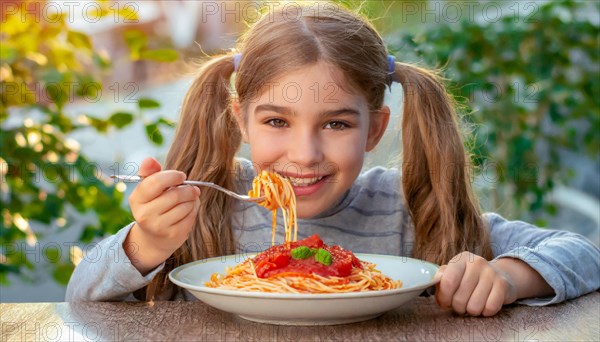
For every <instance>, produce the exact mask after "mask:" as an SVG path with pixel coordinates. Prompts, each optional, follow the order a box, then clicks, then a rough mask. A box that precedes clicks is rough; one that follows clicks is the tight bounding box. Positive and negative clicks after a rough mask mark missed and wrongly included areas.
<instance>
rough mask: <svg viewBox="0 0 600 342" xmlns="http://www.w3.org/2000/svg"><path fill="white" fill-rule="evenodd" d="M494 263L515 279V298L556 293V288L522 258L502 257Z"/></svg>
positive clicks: (545, 295)
mask: <svg viewBox="0 0 600 342" xmlns="http://www.w3.org/2000/svg"><path fill="white" fill-rule="evenodd" d="M493 264H494V266H495V267H497V268H498V269H500V270H502V271H504V272H505V273H506V274H507V275H508V276H509V277H510V278H511V280H512V281H513V284H514V285H515V288H516V291H517V293H516V298H515V300H516V299H521V298H532V297H547V296H550V295H552V294H554V290H553V289H552V287H550V285H548V283H547V282H546V280H544V278H543V277H542V276H541V275H540V274H539V273H538V272H537V271H536V270H534V269H533V268H532V267H531V266H529V265H528V264H527V263H526V262H524V261H522V260H520V259H515V258H501V259H499V260H496V261H495V262H494V263H493ZM505 304H508V303H505Z"/></svg>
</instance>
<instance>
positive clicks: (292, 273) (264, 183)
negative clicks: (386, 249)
mask: <svg viewBox="0 0 600 342" xmlns="http://www.w3.org/2000/svg"><path fill="white" fill-rule="evenodd" d="M261 194H264V196H265V197H266V198H265V200H264V201H263V202H260V203H258V204H259V205H262V206H264V207H265V208H267V209H269V210H271V211H272V212H273V228H272V232H271V235H272V237H271V244H272V246H271V248H269V249H267V250H266V251H264V252H262V253H260V254H258V255H257V256H256V257H254V258H251V259H248V260H246V261H244V262H243V263H241V264H239V265H237V266H235V267H228V268H227V269H226V274H225V275H221V274H219V273H214V274H213V275H212V276H211V279H210V281H208V282H206V283H205V285H206V286H207V287H213V288H217V287H218V288H221V289H230V290H240V291H250V292H272V293H345V292H362V291H377V290H390V289H395V288H399V287H401V286H402V283H401V282H400V281H399V280H393V279H391V278H389V277H387V276H385V275H384V274H382V273H381V272H380V271H378V270H376V269H375V264H373V263H369V262H366V261H361V260H359V259H358V258H357V257H356V256H355V255H354V254H353V253H352V252H351V251H348V250H345V249H343V248H342V247H340V246H335V245H331V246H329V245H327V244H325V243H323V241H322V240H321V238H320V237H319V236H318V235H312V236H310V237H308V238H306V239H304V240H300V241H296V240H297V236H298V225H297V222H296V197H295V195H294V190H293V188H292V186H291V184H290V182H289V180H287V179H286V178H283V177H281V176H280V175H278V174H276V173H268V172H266V171H263V172H261V173H260V175H258V176H257V177H256V178H255V179H254V181H253V183H252V190H251V191H250V192H249V195H250V196H251V197H259V196H261ZM278 208H281V209H282V211H283V221H284V227H285V243H284V244H282V245H278V246H275V231H276V229H275V228H276V217H277V215H276V214H277V209H278ZM292 230H293V235H294V236H293V239H292Z"/></svg>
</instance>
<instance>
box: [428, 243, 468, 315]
mask: <svg viewBox="0 0 600 342" xmlns="http://www.w3.org/2000/svg"><path fill="white" fill-rule="evenodd" d="M462 256H463V253H461V254H459V255H457V256H456V257H454V258H453V259H452V260H450V262H449V263H448V265H447V266H446V268H445V269H444V274H443V275H442V279H441V280H440V283H439V286H438V288H437V290H436V294H435V296H436V300H437V302H438V304H439V305H440V306H441V307H444V308H449V307H450V306H451V305H452V297H453V296H454V293H455V292H456V290H458V287H459V286H460V283H461V280H462V278H463V274H464V272H465V267H466V262H465V260H464V259H465V258H466V257H462Z"/></svg>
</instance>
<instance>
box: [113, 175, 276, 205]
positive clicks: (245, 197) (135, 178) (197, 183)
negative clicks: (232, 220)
mask: <svg viewBox="0 0 600 342" xmlns="http://www.w3.org/2000/svg"><path fill="white" fill-rule="evenodd" d="M110 178H113V179H116V180H120V181H121V182H125V183H139V182H141V181H142V179H143V177H140V176H126V175H112V176H110ZM183 184H188V185H195V186H208V187H209V188H213V189H217V190H219V191H223V192H224V193H226V194H227V195H229V196H231V197H234V198H237V199H239V200H242V201H248V202H262V201H264V199H265V196H262V197H250V196H248V195H240V194H238V193H237V192H233V191H231V190H229V189H225V188H224V187H222V186H219V185H217V184H215V183H211V182H200V181H189V180H186V181H183Z"/></svg>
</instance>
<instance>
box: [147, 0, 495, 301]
mask: <svg viewBox="0 0 600 342" xmlns="http://www.w3.org/2000/svg"><path fill="white" fill-rule="evenodd" d="M319 6H320V7H319V10H318V11H315V10H307V9H306V8H305V7H304V6H296V7H289V6H288V7H286V10H285V11H283V10H282V9H281V8H276V9H275V10H274V11H273V13H272V15H265V16H263V18H262V19H261V20H259V21H258V22H257V23H256V24H255V25H254V26H253V27H252V28H251V29H250V30H249V31H248V32H247V33H246V34H245V35H244V36H243V37H242V40H241V42H240V44H239V46H238V50H239V51H241V52H242V58H241V61H240V64H239V68H238V72H237V73H236V75H235V90H236V91H237V96H238V101H239V102H240V105H241V108H242V113H244V112H245V109H246V108H247V105H248V102H249V101H250V100H251V99H252V98H253V96H255V95H256V94H260V93H261V90H262V89H263V86H265V85H266V84H268V82H271V81H273V80H274V79H277V78H278V77H280V76H281V75H284V74H285V73H287V72H289V71H290V70H295V69H299V68H302V67H304V66H308V65H312V64H314V63H316V62H319V61H324V62H326V63H328V64H329V65H332V66H335V67H336V68H338V69H339V70H342V71H343V74H344V80H343V82H338V84H343V85H346V86H348V87H350V88H351V89H352V90H354V91H355V92H360V93H361V94H364V96H365V98H366V99H367V102H368V105H369V109H370V110H371V111H372V112H374V111H376V110H378V109H380V108H381V107H382V106H383V99H384V93H385V89H386V86H388V85H389V83H390V81H391V79H390V78H393V79H394V80H396V81H399V82H400V83H401V84H402V85H403V88H404V111H403V119H402V120H403V122H402V130H403V136H402V143H403V151H404V152H403V153H404V156H403V166H402V172H403V178H402V187H403V191H404V194H405V199H406V204H407V206H408V209H409V212H410V215H411V218H412V221H413V223H414V227H415V232H416V233H415V235H416V245H415V248H414V250H413V255H414V256H415V257H418V258H422V259H425V260H428V261H432V262H436V263H438V264H444V263H447V262H448V261H449V260H450V258H452V257H453V256H454V255H456V254H458V253H459V252H462V251H464V250H470V251H472V252H473V253H476V254H480V255H483V256H485V257H486V258H488V259H489V258H490V257H491V253H490V248H489V243H488V238H487V232H486V229H485V227H484V224H483V221H482V218H481V214H480V211H479V209H478V206H477V204H476V201H475V199H474V196H473V194H472V190H471V185H470V180H469V177H468V170H467V169H466V167H465V166H466V162H467V160H468V158H467V156H466V153H465V150H464V147H463V143H462V140H461V136H460V133H459V130H458V124H457V118H456V113H455V111H454V109H453V103H452V101H451V99H450V97H449V96H448V95H447V93H446V90H445V89H444V86H443V85H442V82H441V80H440V79H439V78H438V77H437V76H435V74H434V73H432V72H429V71H427V70H425V69H421V68H417V67H414V66H411V65H408V64H404V63H396V72H395V74H394V75H388V72H387V70H388V62H387V55H388V53H387V49H386V47H385V44H384V42H383V39H382V38H381V37H380V35H379V34H378V33H377V31H376V30H375V29H374V27H373V26H372V25H371V24H370V23H369V21H368V20H367V19H366V18H363V17H362V16H361V15H359V14H356V13H353V12H352V11H350V10H347V9H344V8H340V7H338V6H337V5H334V4H328V5H327V6H323V4H322V3H321V4H320V5H319ZM233 72H234V66H233V55H220V56H216V57H213V58H212V59H210V60H209V61H208V62H207V63H205V64H204V65H203V66H202V67H201V68H200V69H199V71H198V74H197V77H196V79H195V80H194V82H193V84H192V86H191V87H190V89H189V90H188V93H187V94H186V97H185V100H184V103H183V107H182V109H181V117H180V119H179V124H178V127H177V130H176V133H175V140H174V141H173V144H172V146H171V149H170V150H169V153H168V156H167V160H166V165H165V167H166V168H168V169H177V170H181V171H183V172H185V173H186V174H187V175H188V178H190V179H202V180H206V181H211V182H214V183H217V184H219V185H222V186H224V187H227V188H232V187H233V180H234V179H233V177H234V174H235V172H231V170H234V171H235V170H236V169H237V168H238V166H237V165H236V164H235V161H234V156H235V153H236V152H237V151H238V149H239V147H240V144H241V134H240V131H239V128H238V125H237V124H236V122H235V119H234V117H233V114H232V112H231V106H230V100H231V96H232V93H231V84H230V78H231V76H232V74H233ZM447 166H451V167H450V168H448V167H447ZM440 167H442V168H444V169H443V170H440V169H439V168H440ZM447 170H449V173H448V172H445V171H447ZM441 171H444V172H441ZM231 206H232V200H231V199H229V198H228V197H227V196H226V195H223V194H221V193H220V192H217V191H211V190H210V189H208V188H206V189H203V190H202V196H201V204H200V209H199V213H198V219H197V221H196V223H195V227H194V229H193V231H192V233H191V234H190V237H189V238H188V240H187V241H186V243H185V244H184V245H182V246H181V247H180V248H179V249H178V250H177V251H176V252H175V253H174V254H173V255H172V256H171V257H170V258H169V259H168V260H167V262H166V265H165V267H164V268H163V270H162V271H161V272H160V273H159V274H158V275H157V276H156V277H155V278H154V279H153V280H152V282H151V283H150V285H149V286H148V288H147V291H146V298H147V299H151V298H154V297H155V295H158V294H160V298H162V299H167V298H170V297H171V296H172V294H173V291H172V289H173V288H172V285H171V284H170V283H169V282H168V279H167V274H168V272H169V271H171V270H172V269H173V268H174V267H176V266H178V265H181V264H184V263H187V262H190V261H193V260H197V259H201V258H206V257H212V256H218V255H223V254H230V253H233V252H234V241H233V236H232V232H231V220H230V217H231V212H232V210H231ZM432 247H433V248H436V250H435V253H432V252H434V250H433V249H431V248H432Z"/></svg>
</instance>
